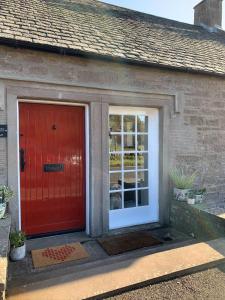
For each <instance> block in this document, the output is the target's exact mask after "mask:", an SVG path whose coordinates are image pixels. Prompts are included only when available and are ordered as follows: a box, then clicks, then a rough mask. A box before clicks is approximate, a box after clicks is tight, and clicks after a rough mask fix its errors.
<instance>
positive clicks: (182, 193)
mask: <svg viewBox="0 0 225 300" xmlns="http://www.w3.org/2000/svg"><path fill="white" fill-rule="evenodd" d="M189 192H190V189H177V188H174V189H173V193H174V198H175V199H176V200H178V201H187V198H188V193H189Z"/></svg>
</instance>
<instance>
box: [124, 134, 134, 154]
mask: <svg viewBox="0 0 225 300" xmlns="http://www.w3.org/2000/svg"><path fill="white" fill-rule="evenodd" d="M124 151H135V135H134V134H125V135H124Z"/></svg>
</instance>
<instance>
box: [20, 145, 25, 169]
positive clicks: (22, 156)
mask: <svg viewBox="0 0 225 300" xmlns="http://www.w3.org/2000/svg"><path fill="white" fill-rule="evenodd" d="M25 164H26V162H25V151H24V149H23V148H20V172H24V169H25Z"/></svg>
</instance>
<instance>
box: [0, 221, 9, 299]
mask: <svg viewBox="0 0 225 300" xmlns="http://www.w3.org/2000/svg"><path fill="white" fill-rule="evenodd" d="M10 225H11V218H10V216H8V217H7V218H6V219H1V220H0V300H4V299H5V291H6V283H7V269H8V252H9V232H10Z"/></svg>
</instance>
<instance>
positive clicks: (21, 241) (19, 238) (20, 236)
mask: <svg viewBox="0 0 225 300" xmlns="http://www.w3.org/2000/svg"><path fill="white" fill-rule="evenodd" d="M9 240H10V247H11V250H10V258H11V260H12V261H17V260H21V259H23V258H24V257H25V255H26V244H25V240H26V236H25V234H24V232H22V231H14V232H11V233H10V235H9Z"/></svg>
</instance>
